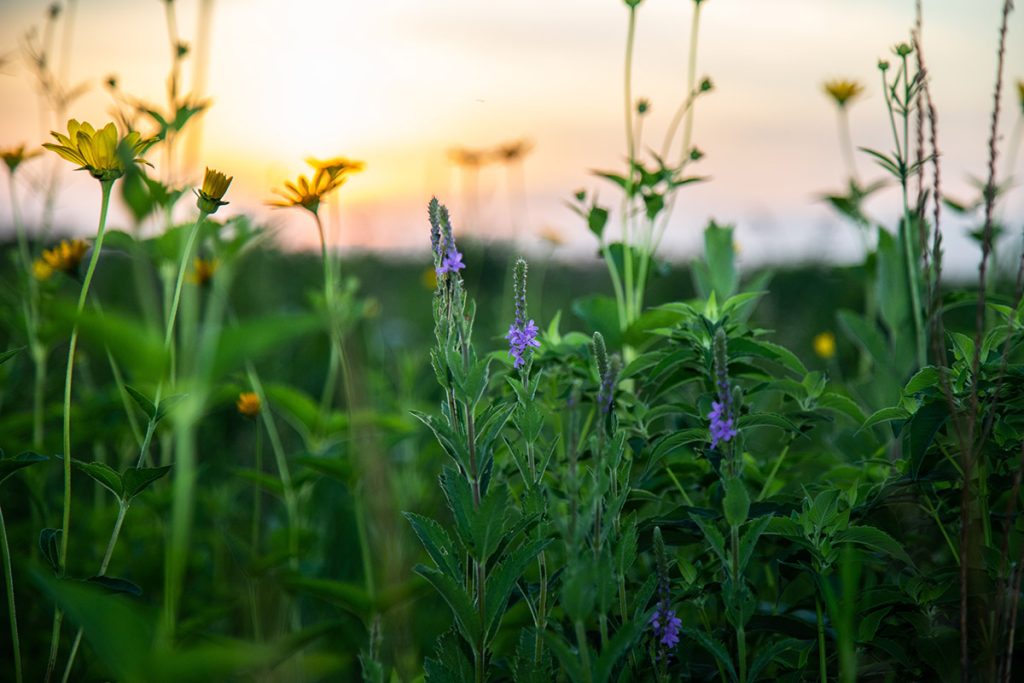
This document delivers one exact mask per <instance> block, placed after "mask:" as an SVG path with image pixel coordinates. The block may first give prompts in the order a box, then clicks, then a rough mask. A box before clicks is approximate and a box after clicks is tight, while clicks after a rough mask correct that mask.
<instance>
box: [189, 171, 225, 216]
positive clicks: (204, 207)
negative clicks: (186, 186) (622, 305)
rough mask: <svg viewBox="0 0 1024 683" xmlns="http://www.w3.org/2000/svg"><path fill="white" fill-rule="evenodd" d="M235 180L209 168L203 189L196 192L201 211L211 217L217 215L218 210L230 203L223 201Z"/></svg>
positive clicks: (197, 204)
mask: <svg viewBox="0 0 1024 683" xmlns="http://www.w3.org/2000/svg"><path fill="white" fill-rule="evenodd" d="M234 179H235V178H234V176H226V175H224V174H223V173H221V172H220V171H211V170H210V169H209V168H207V169H206V175H205V176H204V177H203V189H201V190H195V193H196V197H198V198H199V199H197V200H196V206H198V207H199V210H200V211H202V212H203V213H206V214H209V215H212V214H215V213H217V209H219V208H220V207H222V206H224V205H225V204H227V203H228V202H224V201H221V200H222V199H224V195H225V194H226V193H227V191H228V187H230V186H231V181H232V180H234Z"/></svg>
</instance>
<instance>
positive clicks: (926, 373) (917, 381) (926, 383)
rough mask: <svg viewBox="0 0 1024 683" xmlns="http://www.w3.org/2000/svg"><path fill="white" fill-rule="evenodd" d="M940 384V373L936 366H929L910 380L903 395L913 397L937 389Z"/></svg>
mask: <svg viewBox="0 0 1024 683" xmlns="http://www.w3.org/2000/svg"><path fill="white" fill-rule="evenodd" d="M938 384H939V371H938V369H936V368H935V367H934V366H931V365H929V366H927V367H924V368H921V369H920V370H918V371H917V372H916V373H914V376H913V377H911V378H910V380H909V381H908V382H907V385H906V386H905V387H903V393H904V394H905V395H907V396H913V395H914V394H917V393H920V392H922V391H924V390H925V389H930V388H932V387H936V386H938Z"/></svg>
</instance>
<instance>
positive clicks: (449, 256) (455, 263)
mask: <svg viewBox="0 0 1024 683" xmlns="http://www.w3.org/2000/svg"><path fill="white" fill-rule="evenodd" d="M453 241H454V240H453ZM465 267H466V264H465V263H463V262H462V253H461V252H460V251H459V250H458V249H456V248H455V246H454V244H453V245H452V246H450V247H448V253H446V254H445V256H444V258H442V259H441V265H439V266H438V267H437V274H438V275H443V274H444V273H457V272H459V271H460V270H462V269H463V268H465Z"/></svg>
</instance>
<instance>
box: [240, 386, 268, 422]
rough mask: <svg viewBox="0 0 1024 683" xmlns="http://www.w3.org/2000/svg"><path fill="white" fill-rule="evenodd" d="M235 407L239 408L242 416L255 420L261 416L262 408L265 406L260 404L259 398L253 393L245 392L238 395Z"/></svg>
mask: <svg viewBox="0 0 1024 683" xmlns="http://www.w3.org/2000/svg"><path fill="white" fill-rule="evenodd" d="M235 407H236V408H238V412H239V413H241V414H242V415H244V416H246V417H253V418H254V417H256V416H257V415H259V414H260V408H262V407H263V406H262V405H261V404H260V397H259V396H257V395H256V394H254V393H253V392H251V391H243V392H242V393H240V394H239V395H238V401H237V402H236V403H235Z"/></svg>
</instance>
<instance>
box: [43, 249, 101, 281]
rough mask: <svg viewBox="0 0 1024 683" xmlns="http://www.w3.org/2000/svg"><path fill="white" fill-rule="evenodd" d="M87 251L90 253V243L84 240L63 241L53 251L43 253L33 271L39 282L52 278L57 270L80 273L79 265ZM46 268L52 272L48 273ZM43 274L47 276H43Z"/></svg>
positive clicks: (48, 250)
mask: <svg viewBox="0 0 1024 683" xmlns="http://www.w3.org/2000/svg"><path fill="white" fill-rule="evenodd" d="M87 251H89V243H88V242H86V241H84V240H70V241H68V240H61V243H60V244H58V245H57V246H55V247H54V248H53V249H46V250H44V251H43V257H42V259H40V260H39V261H36V265H34V266H33V269H32V270H33V272H34V274H35V276H36V278H37V279H39V280H45V279H46V278H48V277H50V275H51V274H52V273H53V271H55V270H59V271H61V272H62V273H67V274H68V275H74V274H75V273H76V272H78V265H79V264H80V263H81V262H82V259H83V258H84V257H85V252H87ZM46 268H49V269H50V272H48V273H46V270H45V269H46ZM43 273H46V275H45V276H43Z"/></svg>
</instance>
